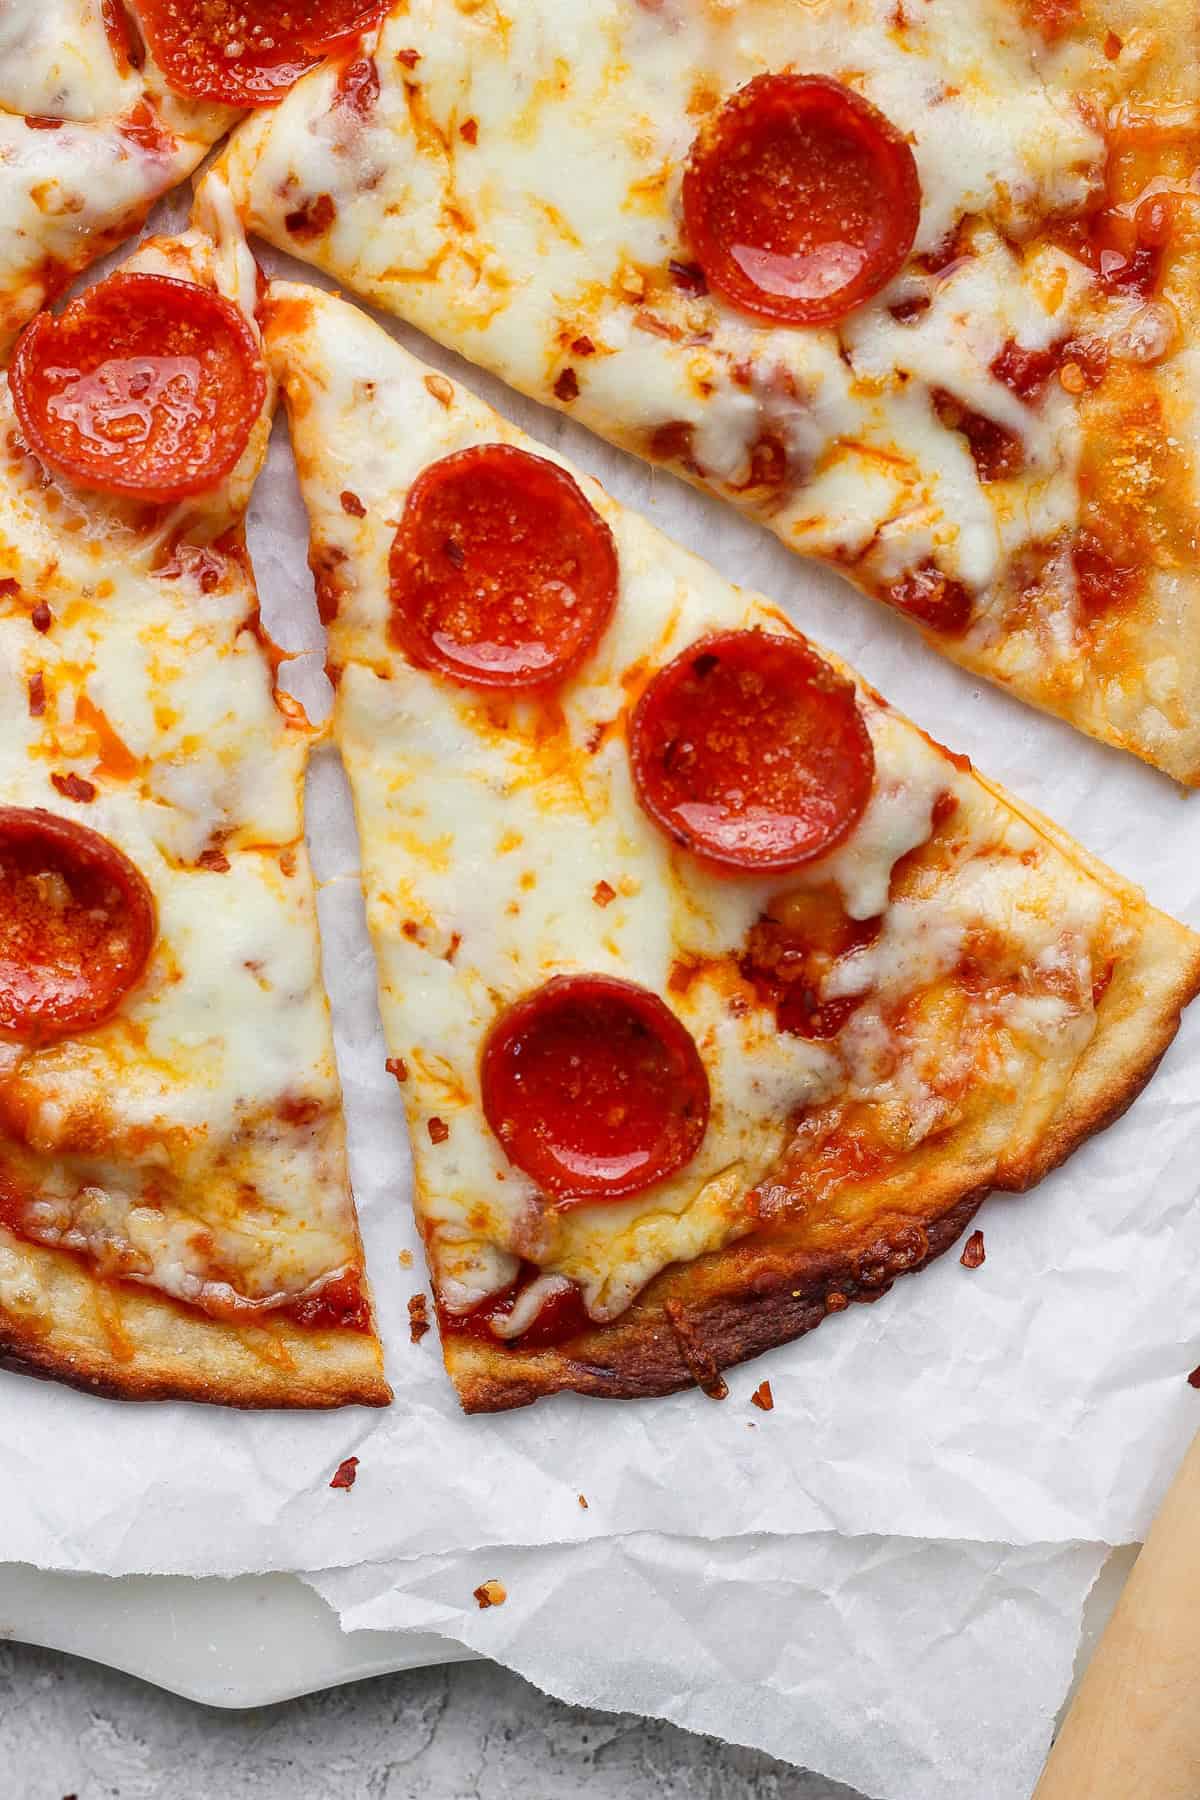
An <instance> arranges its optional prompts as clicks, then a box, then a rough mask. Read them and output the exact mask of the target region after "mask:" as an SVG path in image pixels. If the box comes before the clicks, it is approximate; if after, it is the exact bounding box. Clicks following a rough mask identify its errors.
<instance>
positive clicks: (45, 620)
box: [29, 600, 54, 634]
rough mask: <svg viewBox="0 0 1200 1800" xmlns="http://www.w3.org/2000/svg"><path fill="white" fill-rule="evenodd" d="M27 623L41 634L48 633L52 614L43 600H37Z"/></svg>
mask: <svg viewBox="0 0 1200 1800" xmlns="http://www.w3.org/2000/svg"><path fill="white" fill-rule="evenodd" d="M29 623H30V624H31V625H32V626H33V629H34V630H35V631H40V632H42V633H43V634H44V633H46V632H47V631H49V629H50V627H51V625H53V623H54V614H53V613H52V612H51V611H50V608H49V607H48V606H47V605H46V602H45V601H44V600H39V601H38V603H37V605H36V606H35V607H34V609H33V611H32V612H31V613H30V615H29Z"/></svg>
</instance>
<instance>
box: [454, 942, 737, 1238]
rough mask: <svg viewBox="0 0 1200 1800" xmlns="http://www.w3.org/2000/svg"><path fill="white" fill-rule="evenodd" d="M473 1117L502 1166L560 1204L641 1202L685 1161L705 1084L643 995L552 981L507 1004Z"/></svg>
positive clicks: (590, 980)
mask: <svg viewBox="0 0 1200 1800" xmlns="http://www.w3.org/2000/svg"><path fill="white" fill-rule="evenodd" d="M481 1082H482V1089H483V1110H484V1114H485V1116H486V1118H487V1122H488V1124H489V1125H490V1126H491V1128H492V1130H493V1131H494V1132H495V1134H496V1136H497V1137H498V1138H499V1140H500V1142H501V1144H502V1145H503V1146H504V1150H505V1153H506V1154H507V1156H508V1158H509V1160H510V1162H513V1163H515V1164H516V1166H517V1167H518V1168H519V1169H523V1170H524V1171H525V1173H526V1174H527V1175H529V1176H530V1177H532V1179H533V1180H534V1181H536V1182H537V1184H538V1186H539V1187H540V1188H541V1189H542V1191H543V1193H545V1194H547V1195H548V1196H550V1197H551V1198H552V1199H554V1200H555V1201H557V1202H558V1204H559V1205H560V1206H570V1205H581V1204H584V1203H585V1202H587V1201H595V1200H617V1199H621V1198H622V1197H624V1196H625V1195H627V1194H637V1193H641V1192H642V1190H643V1189H644V1188H648V1187H650V1186H651V1185H652V1184H653V1183H654V1182H656V1181H662V1180H663V1179H665V1177H666V1176H668V1175H673V1174H674V1173H675V1172H676V1171H677V1170H678V1169H681V1168H683V1167H684V1166H685V1164H687V1163H688V1162H690V1161H691V1159H692V1157H693V1156H694V1155H695V1154H696V1151H697V1150H698V1149H699V1147H700V1144H701V1141H702V1140H703V1137H704V1133H705V1131H706V1129H707V1126H708V1109H709V1089H708V1077H707V1075H706V1074H705V1071H704V1065H703V1063H702V1062H701V1060H700V1056H699V1053H698V1051H697V1049H696V1046H695V1044H694V1042H693V1041H692V1037H691V1034H690V1033H689V1032H688V1030H687V1028H686V1027H685V1026H684V1025H683V1024H682V1023H681V1022H680V1021H679V1019H677V1018H676V1016H675V1014H674V1013H673V1012H672V1011H671V1010H670V1008H669V1007H667V1006H666V1005H664V1003H663V1002H662V1001H661V1000H660V999H659V998H658V996H657V995H656V994H652V993H651V992H650V991H649V989H647V988H643V987H638V986H636V985H635V984H634V983H633V982H631V981H622V980H620V979H619V978H617V977H616V976H612V975H558V976H555V977H554V979H553V980H551V981H548V982H546V983H545V985H544V986H542V987H540V988H537V989H536V990H535V991H534V992H533V993H532V994H528V995H526V996H525V998H524V999H522V1000H518V1001H517V1002H516V1004H515V1005H513V1006H510V1007H509V1008H508V1010H507V1011H506V1012H505V1013H503V1014H502V1015H501V1016H500V1018H499V1019H498V1020H497V1021H496V1023H495V1025H494V1026H493V1027H492V1030H491V1032H490V1033H489V1035H488V1038H487V1041H486V1043H485V1045H484V1049H483V1057H482V1063H481Z"/></svg>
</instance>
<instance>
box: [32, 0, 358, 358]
mask: <svg viewBox="0 0 1200 1800" xmlns="http://www.w3.org/2000/svg"><path fill="white" fill-rule="evenodd" d="M381 10H382V4H381V3H380V4H375V5H372V4H371V3H370V0H325V3H324V4H323V5H321V6H320V7H318V6H316V5H315V4H313V0H256V4H255V5H254V6H253V7H252V8H250V9H249V11H248V10H247V8H246V6H245V5H244V4H243V3H242V0H206V3H205V5H203V6H196V7H192V6H180V5H177V4H176V0H6V3H5V5H4V6H3V7H2V8H0V348H2V347H3V345H4V343H5V342H6V341H7V339H8V338H9V337H10V336H11V334H12V333H13V332H14V331H15V330H16V329H17V327H18V326H20V325H22V324H23V323H24V322H25V320H26V319H27V318H29V317H30V316H31V315H32V314H33V313H35V312H36V311H37V309H38V307H39V306H41V305H43V304H44V303H45V302H46V301H48V300H52V299H53V298H54V296H55V294H56V293H58V292H59V291H60V290H61V289H62V288H63V287H65V286H66V284H67V283H68V282H69V281H70V280H71V278H72V276H74V275H75V274H77V273H78V272H79V270H80V269H82V268H84V267H86V265H87V264H88V263H89V262H92V261H94V260H95V258H96V257H98V256H101V255H103V253H104V252H105V251H107V250H111V249H113V248H114V247H115V246H116V245H117V244H119V243H120V242H121V241H122V239H124V238H126V237H128V236H129V235H130V234H131V233H132V232H134V231H136V230H137V229H138V227H139V226H140V225H141V223H142V221H143V220H144V219H145V217H146V214H147V213H148V212H149V210H150V208H151V206H152V204H153V203H154V201H155V200H157V199H158V198H159V196H160V195H161V194H164V193H166V192H167V191H168V190H169V189H170V188H172V187H174V186H175V185H176V184H177V183H178V182H180V181H182V180H183V179H184V178H185V177H186V176H187V175H189V174H191V172H192V170H193V169H194V168H195V167H196V165H197V164H198V163H199V162H200V160H201V158H202V157H203V156H204V155H205V154H206V152H207V151H208V150H209V149H210V147H211V146H212V145H213V144H214V143H216V141H217V140H218V138H221V137H223V136H224V134H225V132H226V131H227V130H228V129H229V126H230V125H231V124H232V123H233V121H234V119H236V118H237V117H238V111H237V109H239V108H244V107H257V106H264V105H270V104H272V103H274V102H275V101H277V100H278V99H279V98H280V97H281V95H282V94H284V93H285V92H286V91H287V88H288V87H289V86H290V85H291V83H292V82H294V81H295V80H296V79H297V77H298V76H299V75H301V74H303V73H304V72H305V70H307V69H310V68H312V67H313V66H314V64H315V63H317V62H318V61H319V60H320V58H321V56H322V55H324V54H325V53H326V51H328V50H329V49H330V48H333V47H341V46H344V45H345V44H346V43H347V42H348V41H352V39H353V33H354V32H355V30H357V29H359V28H361V27H362V26H364V25H366V24H368V23H370V22H373V21H377V20H378V17H379V14H380V12H381Z"/></svg>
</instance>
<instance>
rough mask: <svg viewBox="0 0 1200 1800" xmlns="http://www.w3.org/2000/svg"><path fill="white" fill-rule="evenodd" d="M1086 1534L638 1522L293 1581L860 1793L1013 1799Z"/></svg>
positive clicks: (1087, 1571) (1069, 1621) (565, 1692)
mask: <svg viewBox="0 0 1200 1800" xmlns="http://www.w3.org/2000/svg"><path fill="white" fill-rule="evenodd" d="M1103 1554H1104V1552H1103V1551H1102V1550H1101V1549H1100V1548H1099V1547H1098V1546H1096V1545H1060V1546H1055V1547H1051V1546H1033V1547H1029V1548H1023V1549H1010V1548H1007V1547H1005V1546H1003V1545H999V1544H948V1543H941V1544H934V1543H920V1542H916V1541H913V1540H912V1539H906V1538H894V1537H873V1538H845V1537H838V1536H836V1535H835V1534H833V1533H830V1532H816V1533H814V1534H812V1535H811V1536H809V1537H803V1538H764V1537H749V1538H741V1539H737V1540H736V1541H728V1540H726V1541H724V1542H720V1543H701V1542H697V1541H696V1540H694V1539H685V1538H667V1537H662V1536H659V1535H656V1534H654V1533H639V1534H636V1535H634V1536H630V1537H626V1538H623V1539H621V1540H619V1541H617V1542H606V1541H605V1540H603V1539H597V1540H593V1542H591V1543H590V1544H586V1545H574V1546H571V1547H570V1548H563V1547H559V1548H556V1549H549V1548H544V1549H536V1548H529V1547H520V1548H514V1547H506V1548H497V1549H494V1550H492V1551H489V1552H486V1553H480V1552H475V1553H472V1554H470V1555H459V1556H449V1557H445V1556H442V1557H425V1558H421V1559H418V1560H416V1561H412V1562H404V1563H393V1564H390V1565H386V1564H385V1565H377V1564H365V1565H363V1566H361V1567H359V1568H357V1569H344V1570H334V1571H328V1572H326V1573H324V1574H320V1575H314V1576H309V1577H308V1580H309V1581H310V1582H311V1583H312V1585H313V1586H314V1587H315V1588H316V1589H317V1591H318V1592H319V1593H321V1594H322V1595H323V1596H324V1598H325V1599H326V1600H327V1601H328V1602H329V1603H330V1605H332V1606H333V1607H335V1608H336V1610H337V1611H338V1613H339V1614H340V1617H341V1621H342V1626H343V1629H344V1630H347V1631H363V1630H376V1631H378V1630H384V1629H387V1630H395V1629H398V1628H409V1629H412V1630H421V1631H433V1632H437V1633H439V1634H440V1635H442V1636H443V1637H445V1638H446V1639H447V1640H448V1642H451V1643H457V1644H466V1645H468V1646H469V1647H470V1648H471V1649H473V1650H477V1651H478V1652H480V1654H482V1655H486V1656H491V1657H494V1658H495V1659H496V1660H498V1661H500V1662H503V1663H505V1664H507V1665H508V1666H509V1667H510V1668H513V1669H516V1670H517V1671H518V1672H519V1673H520V1674H522V1675H524V1676H525V1677H526V1679H527V1680H529V1681H532V1682H534V1683H535V1684H536V1685H537V1686H538V1687H540V1688H542V1689H544V1690H545V1691H546V1692H548V1693H551V1694H554V1695H556V1696H557V1697H558V1698H559V1699H561V1700H568V1701H572V1702H574V1703H576V1704H579V1705H590V1706H604V1707H608V1708H610V1709H611V1710H613V1711H614V1712H622V1711H624V1712H634V1713H652V1714H654V1715H655V1716H657V1717H660V1718H666V1719H670V1720H672V1721H673V1722H674V1723H675V1724H677V1725H684V1726H687V1727H689V1728H690V1729H691V1730H693V1731H705V1732H709V1733H711V1734H712V1735H713V1736H716V1737H722V1738H725V1739H727V1740H728V1741H730V1742H731V1743H735V1744H748V1745H752V1746H753V1747H755V1748H756V1749H763V1750H769V1751H770V1752H771V1753H772V1754H773V1755H775V1756H778V1757H782V1758H784V1759H785V1760H787V1761H788V1762H793V1763H797V1764H799V1765H800V1766H801V1767H803V1768H807V1769H814V1770H817V1771H819V1772H820V1773H821V1774H823V1775H828V1776H831V1777H832V1778H833V1779H834V1780H837V1781H844V1782H848V1783H849V1784H850V1785H851V1786H853V1787H854V1788H855V1789H857V1790H860V1791H861V1792H863V1793H864V1794H870V1795H873V1796H879V1797H881V1800H963V1797H964V1796H965V1795H969V1796H970V1797H971V1800H1028V1795H1029V1793H1030V1791H1031V1790H1032V1788H1033V1785H1034V1782H1035V1781H1036V1779H1037V1775H1038V1772H1039V1770H1040V1769H1041V1766H1042V1762H1043V1760H1044V1758H1045V1755H1046V1751H1047V1749H1048V1747H1049V1743H1050V1737H1051V1733H1052V1730H1053V1726H1054V1718H1055V1713H1056V1710H1057V1707H1058V1703H1059V1701H1060V1699H1061V1697H1062V1695H1063V1693H1064V1691H1065V1689H1066V1687H1067V1683H1068V1681H1069V1680H1070V1676H1071V1664H1072V1658H1073V1655H1074V1651H1075V1642H1076V1636H1077V1631H1078V1621H1079V1612H1080V1607H1081V1605H1082V1602H1083V1599H1084V1597H1085V1595H1086V1594H1087V1592H1088V1590H1089V1588H1090V1587H1091V1584H1092V1582H1093V1580H1094V1578H1095V1576H1096V1574H1097V1572H1098V1570H1099V1566H1100V1563H1101V1561H1102V1559H1103ZM492 1578H495V1579H498V1580H500V1581H501V1582H502V1583H503V1585H504V1587H505V1589H506V1592H507V1596H508V1597H507V1599H506V1601H505V1603H504V1604H503V1606H493V1607H490V1608H488V1609H487V1610H486V1611H484V1612H481V1611H479V1609H478V1608H477V1607H476V1606H475V1604H474V1603H473V1601H472V1600H471V1598H470V1594H471V1589H472V1587H473V1586H477V1585H478V1584H479V1583H480V1582H481V1581H483V1580H485V1579H492ZM618 1728H619V1722H618V1721H614V1730H615V1729H618ZM765 1791H766V1790H765V1789H764V1792H765ZM771 1791H774V1790H771Z"/></svg>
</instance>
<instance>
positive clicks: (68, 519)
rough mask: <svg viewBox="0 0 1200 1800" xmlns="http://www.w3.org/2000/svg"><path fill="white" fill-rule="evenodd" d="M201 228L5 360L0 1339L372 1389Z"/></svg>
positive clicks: (243, 360) (100, 1361)
mask: <svg viewBox="0 0 1200 1800" xmlns="http://www.w3.org/2000/svg"><path fill="white" fill-rule="evenodd" d="M216 193H217V190H216V189H215V188H210V189H209V192H208V198H209V201H210V203H211V202H213V201H214V200H215V198H216ZM210 223H211V224H212V226H213V230H214V232H215V233H216V235H215V236H209V235H208V234H206V232H204V231H202V230H200V229H193V230H192V231H190V232H188V233H187V234H186V235H184V236H182V237H180V238H177V239H174V240H167V239H152V240H150V241H149V242H148V243H147V244H146V245H144V246H143V247H142V249H141V250H139V252H138V254H137V255H136V256H135V257H134V258H132V259H131V260H130V261H129V262H128V263H127V264H125V265H124V266H123V268H122V269H120V270H119V271H118V272H117V273H115V274H113V275H110V276H109V277H108V278H107V279H105V280H104V281H102V282H100V283H99V284H97V285H95V286H93V287H91V288H90V289H88V290H87V291H86V293H85V294H84V295H83V296H82V297H81V298H80V299H78V300H76V301H73V302H72V303H71V305H70V306H68V307H67V308H66V310H65V311H64V312H63V313H61V314H60V315H59V316H58V317H54V316H52V315H51V314H49V313H41V314H39V315H38V317H37V318H36V319H35V320H34V321H33V322H32V323H31V324H30V325H29V326H28V327H27V329H26V331H25V332H24V333H23V335H22V336H21V337H20V338H19V340H18V343H17V348H16V352H15V355H14V357H13V360H12V362H11V363H10V365H9V368H8V371H7V377H6V378H5V377H3V376H0V444H2V445H3V446H4V449H3V453H2V458H0V1359H2V1360H3V1361H5V1362H6V1363H7V1364H9V1365H13V1364H15V1365H16V1366H18V1367H20V1368H24V1369H29V1370H33V1371H37V1372H40V1373H43V1374H47V1375H51V1376H54V1377H56V1378H58V1379H60V1380H63V1381H66V1382H69V1383H71V1384H72V1385H74V1386H77V1387H81V1388H85V1389H90V1390H95V1391H97V1392H100V1393H104V1394H109V1395H113V1396H115V1397H122V1398H137V1399H164V1398H175V1399H191V1400H208V1401H217V1402H224V1403H228V1404H236V1405H242V1406H314V1407H316V1406H336V1405H342V1404H346V1403H350V1402H360V1403H363V1404H368V1405H381V1404H383V1403H385V1402H386V1401H387V1399H388V1398H389V1392H388V1388H387V1384H386V1383H385V1381H384V1378H383V1373H382V1367H381V1355H380V1347H379V1343H378V1340H377V1338H376V1335H375V1330H374V1326H373V1321H372V1315H371V1305H370V1298H369V1294H368V1290H367V1285H366V1278H365V1274H364V1269H363V1255H362V1247H361V1244H360V1241H359V1234H358V1228H357V1223H356V1219H355V1212H354V1205H353V1201H352V1199H351V1196H350V1190H349V1185H348V1179H347V1169H346V1155H345V1142H344V1125H343V1117H342V1109H341V1099H340V1090H339V1084H338V1077H337V1070H336V1065H335V1062H334V1054H333V1041H332V1031H331V1025H330V1018H329V1009H328V1005H327V1001H326V998H325V994H324V990H323V988H322V985H321V978H320V957H319V948H318V938H317V923H316V912H315V897H314V887H313V880H312V875H311V872H310V868H309V863H308V858H307V855H306V851H305V844H304V830H303V817H302V784H303V777H304V769H305V762H306V755H307V748H308V741H309V735H310V734H309V733H308V732H307V731H306V730H305V728H304V727H305V724H306V721H305V720H304V718H303V715H302V714H300V713H299V711H298V709H296V707H295V705H294V703H289V702H288V699H287V696H286V695H283V694H276V693H275V692H274V678H273V650H272V646H271V645H270V643H269V641H268V640H267V639H266V637H265V635H264V633H263V631H262V628H261V626H260V624H259V616H258V608H257V602H256V597H255V589H254V581H253V577H252V574H251V570H250V566H249V562H248V559H247V555H246V548H245V542H244V535H243V512H244V509H245V506H246V503H247V501H248V499H249V494H250V488H251V485H252V483H253V480H254V477H255V475H256V473H257V471H258V468H259V465H260V463H261V461H262V457H263V454H264V452H265V449H266V442H267V436H268V433H269V430H270V417H271V412H272V409H273V400H274V390H273V386H272V384H271V383H270V381H269V378H268V376H267V373H266V369H265V364H264V360H263V356H262V349H261V341H260V338H259V335H258V330H257V326H256V325H255V323H254V318H253V308H254V304H255V298H256V292H257V280H258V271H257V269H256V267H255V264H254V261H253V259H252V257H251V256H250V255H249V253H248V251H247V250H246V248H245V244H244V242H243V241H242V240H241V238H240V234H238V233H237V231H236V222H234V225H233V230H232V231H230V232H229V233H225V232H224V231H223V230H222V228H221V221H220V220H219V218H213V219H212V220H211V221H210Z"/></svg>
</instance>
